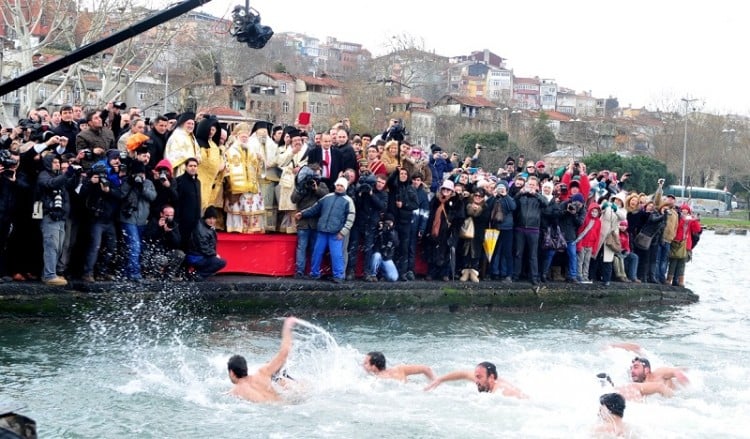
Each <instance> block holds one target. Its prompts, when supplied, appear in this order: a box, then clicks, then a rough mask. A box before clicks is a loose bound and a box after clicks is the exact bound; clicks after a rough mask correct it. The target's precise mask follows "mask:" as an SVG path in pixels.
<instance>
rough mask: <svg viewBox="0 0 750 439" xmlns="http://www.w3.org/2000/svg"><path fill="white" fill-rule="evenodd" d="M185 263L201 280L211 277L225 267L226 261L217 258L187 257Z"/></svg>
mask: <svg viewBox="0 0 750 439" xmlns="http://www.w3.org/2000/svg"><path fill="white" fill-rule="evenodd" d="M186 261H187V263H188V264H190V265H192V266H193V268H195V274H197V275H198V276H199V277H200V278H201V279H205V278H207V277H211V276H213V275H214V274H216V273H217V272H218V271H219V270H221V269H222V268H224V267H226V266H227V261H225V260H224V259H221V258H219V257H217V256H202V255H188V256H187V258H186Z"/></svg>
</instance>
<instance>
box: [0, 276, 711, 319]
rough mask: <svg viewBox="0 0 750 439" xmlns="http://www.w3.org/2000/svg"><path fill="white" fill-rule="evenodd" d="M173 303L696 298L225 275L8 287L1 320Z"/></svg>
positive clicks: (439, 305) (648, 289)
mask: <svg viewBox="0 0 750 439" xmlns="http://www.w3.org/2000/svg"><path fill="white" fill-rule="evenodd" d="M164 299H168V300H169V301H170V303H171V305H170V306H184V307H189V308H191V309H192V310H193V312H204V313H222V314H232V313H242V314H257V315H272V314H275V315H278V314H279V313H299V312H306V313H310V312H316V313H323V314H326V313H328V314H340V313H354V314H356V313H366V312H377V311H390V312H393V311H399V312H457V311H463V310H472V309H476V310H482V309H483V310H520V311H531V310H533V311H536V312H539V311H544V310H547V309H555V308H561V307H569V306H582V307H588V308H592V309H613V308H631V307H657V306H665V305H687V304H691V303H696V302H697V301H698V300H699V297H698V295H696V294H694V293H693V292H692V291H690V290H688V289H685V288H679V287H671V286H664V285H656V284H634V283H618V282H612V284H611V285H610V286H609V287H604V286H603V285H602V284H600V283H594V284H568V283H560V282H549V283H546V284H543V286H542V287H541V288H535V287H533V286H532V285H531V284H530V283H528V282H523V281H521V282H515V283H510V284H508V283H502V282H493V281H482V282H479V283H465V282H458V281H455V282H438V281H429V282H428V281H421V280H416V281H412V282H393V283H391V282H378V283H368V282H363V281H353V282H345V283H341V284H335V283H332V282H326V281H320V280H298V279H291V278H288V277H261V276H235V275H219V276H216V277H215V278H213V279H210V280H208V281H205V282H198V283H195V282H157V281H153V282H148V281H146V282H143V283H137V284H136V283H126V282H96V283H83V282H75V281H74V282H72V283H71V284H69V285H68V286H67V287H63V288H60V287H50V286H47V285H44V284H42V283H35V282H6V283H2V284H0V316H2V315H6V316H7V315H13V316H61V315H66V314H69V313H70V312H71V311H72V310H73V309H74V308H75V309H78V310H80V309H87V308H101V307H106V306H108V305H110V304H111V305H113V306H115V305H117V306H122V305H125V306H129V305H128V304H129V303H132V304H138V303H143V302H145V301H149V300H164Z"/></svg>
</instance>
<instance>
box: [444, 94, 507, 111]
mask: <svg viewBox="0 0 750 439" xmlns="http://www.w3.org/2000/svg"><path fill="white" fill-rule="evenodd" d="M449 99H453V100H455V101H456V102H458V103H459V104H461V105H467V106H469V107H493V108H494V107H495V106H496V105H495V104H493V103H492V102H490V101H488V100H487V99H485V98H483V97H481V96H475V97H470V96H449Z"/></svg>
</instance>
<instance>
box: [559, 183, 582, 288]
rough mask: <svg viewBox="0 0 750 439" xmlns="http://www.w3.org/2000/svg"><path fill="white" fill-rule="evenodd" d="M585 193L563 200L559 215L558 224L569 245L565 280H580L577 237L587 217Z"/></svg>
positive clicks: (566, 249) (566, 250)
mask: <svg viewBox="0 0 750 439" xmlns="http://www.w3.org/2000/svg"><path fill="white" fill-rule="evenodd" d="M583 206H584V200H583V195H581V194H576V195H574V196H573V197H572V198H571V199H570V200H567V201H563V202H562V214H561V215H560V217H559V220H558V224H559V225H560V231H561V232H562V234H563V237H564V238H565V242H566V243H567V246H566V248H565V253H566V254H567V256H568V272H567V273H566V275H565V281H566V282H571V283H579V281H578V252H577V250H576V242H575V240H576V237H577V236H578V229H580V228H581V226H582V225H583V221H584V220H585V219H586V209H584V207H583Z"/></svg>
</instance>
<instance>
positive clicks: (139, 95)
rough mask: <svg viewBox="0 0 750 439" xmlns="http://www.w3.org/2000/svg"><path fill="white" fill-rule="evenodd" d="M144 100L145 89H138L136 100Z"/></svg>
mask: <svg viewBox="0 0 750 439" xmlns="http://www.w3.org/2000/svg"><path fill="white" fill-rule="evenodd" d="M145 100H146V92H145V91H139V92H138V102H143V101H145Z"/></svg>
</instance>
